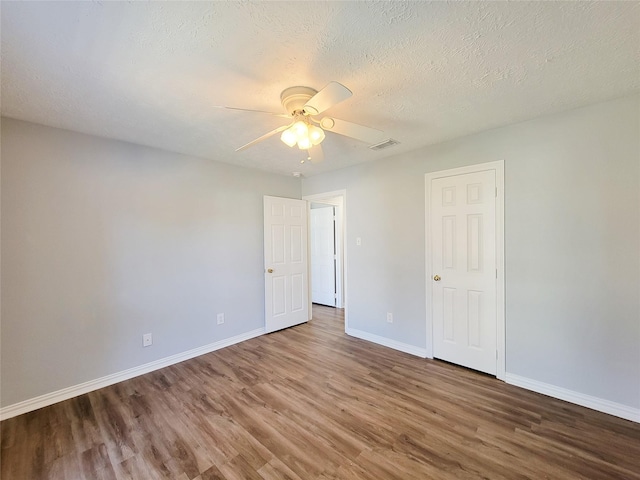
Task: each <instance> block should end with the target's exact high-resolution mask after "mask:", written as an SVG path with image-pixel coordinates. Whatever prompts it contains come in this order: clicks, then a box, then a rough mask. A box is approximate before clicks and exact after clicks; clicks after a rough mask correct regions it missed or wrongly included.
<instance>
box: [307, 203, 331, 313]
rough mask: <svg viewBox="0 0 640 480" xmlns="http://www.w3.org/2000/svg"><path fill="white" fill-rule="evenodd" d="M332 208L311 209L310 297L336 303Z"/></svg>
mask: <svg viewBox="0 0 640 480" xmlns="http://www.w3.org/2000/svg"><path fill="white" fill-rule="evenodd" d="M334 228H335V227H334V208H333V207H326V208H314V209H312V210H311V299H312V301H313V303H320V304H322V305H329V306H331V307H335V305H336V269H335V229H334Z"/></svg>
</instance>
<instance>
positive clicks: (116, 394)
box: [0, 305, 640, 480]
mask: <svg viewBox="0 0 640 480" xmlns="http://www.w3.org/2000/svg"><path fill="white" fill-rule="evenodd" d="M313 312H314V319H313V321H311V322H310V323H308V324H304V325H300V326H297V327H294V328H290V329H288V330H284V331H280V332H276V333H272V334H270V335H265V336H262V337H259V338H255V339H253V340H249V341H247V342H244V343H242V344H238V345H234V346H232V347H228V348H225V349H223V350H219V351H217V352H213V353H210V354H207V355H203V356H201V357H198V358H195V359H192V360H188V361H186V362H182V363H180V364H177V365H174V366H171V367H167V368H164V369H162V370H158V371H156V372H152V373H149V374H147V375H143V376H140V377H137V378H134V379H131V380H128V381H125V382H122V383H119V384H117V385H113V386H111V387H107V388H103V389H101V390H98V391H95V392H92V393H89V394H86V395H82V396H79V397H76V398H74V399H71V400H67V401H64V402H60V403H58V404H56V405H52V406H50V407H47V408H43V409H40V410H37V411H34V412H31V413H28V414H25V415H21V416H19V417H15V418H11V419H8V420H6V421H4V422H2V424H1V428H2V432H1V433H2V436H1V441H2V449H1V450H2V456H1V462H2V464H1V470H0V471H1V474H2V479H3V480H4V479H6V480H9V479H12V480H22V479H25V480H26V479H28V480H35V479H74V480H75V479H92V480H93V479H145V480H146V479H155V478H170V479H177V480H187V479H197V480H214V479H226V480H236V479H237V480H240V479H242V480H247V479H256V480H264V479H289V480H308V479H318V480H329V479H341V480H351V479H363V480H364V479H367V480H369V479H371V480H373V479H375V480H381V479H401V480H412V479H444V480H447V479H476V478H485V479H491V480H495V479H525V478H531V479H544V478H549V479H559V480H561V479H629V480H630V479H640V424H636V423H633V422H629V421H626V420H622V419H618V418H615V417H612V416H609V415H605V414H602V413H598V412H594V411H592V410H588V409H585V408H582V407H578V406H575V405H571V404H568V403H565V402H562V401H559V400H555V399H552V398H549V397H545V396H543V395H538V394H536V393H532V392H528V391H526V390H522V389H519V388H516V387H513V386H510V385H506V384H504V383H502V382H500V381H497V380H496V379H494V378H491V377H489V376H485V375H482V374H478V373H475V372H472V371H469V370H466V369H463V368H459V367H456V366H453V365H449V364H446V363H444V362H439V361H430V360H423V359H419V358H417V357H413V356H410V355H407V354H403V353H400V352H397V351H394V350H390V349H387V348H384V347H380V346H377V345H374V344H371V343H368V342H365V341H362V340H358V339H355V338H351V337H348V336H346V335H345V334H344V323H343V322H344V320H343V317H342V315H341V311H340V310H335V309H332V308H327V307H320V306H315V305H314V308H313Z"/></svg>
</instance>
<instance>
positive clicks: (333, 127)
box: [320, 117, 385, 145]
mask: <svg viewBox="0 0 640 480" xmlns="http://www.w3.org/2000/svg"><path fill="white" fill-rule="evenodd" d="M320 126H321V127H322V128H323V129H324V130H326V131H328V132H333V133H338V134H340V135H344V136H345V137H351V138H355V139H356V140H360V141H361V142H365V143H368V144H369V145H373V144H375V143H379V142H381V141H383V140H385V136H384V132H382V131H380V130H376V129H375V128H371V127H365V126H363V125H358V124H357V123H351V122H347V121H345V120H340V119H339V118H331V117H324V118H323V119H322V120H320Z"/></svg>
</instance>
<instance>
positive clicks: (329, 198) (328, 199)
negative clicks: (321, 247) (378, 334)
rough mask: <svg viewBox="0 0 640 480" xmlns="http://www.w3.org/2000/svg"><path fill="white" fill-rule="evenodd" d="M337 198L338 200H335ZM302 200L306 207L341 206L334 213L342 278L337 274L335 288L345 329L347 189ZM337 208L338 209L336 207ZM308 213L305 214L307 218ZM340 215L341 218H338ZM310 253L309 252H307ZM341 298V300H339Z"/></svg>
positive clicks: (309, 238) (346, 322) (347, 323)
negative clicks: (313, 205) (339, 211)
mask: <svg viewBox="0 0 640 480" xmlns="http://www.w3.org/2000/svg"><path fill="white" fill-rule="evenodd" d="M336 198H338V201H336ZM302 199H303V200H307V205H308V206H307V208H309V209H310V208H311V202H318V203H328V204H331V205H335V206H336V207H341V210H342V212H341V215H339V214H336V217H338V218H337V222H336V238H337V240H338V242H337V245H336V249H337V252H336V256H337V258H338V262H339V263H340V266H339V270H340V269H342V280H341V285H340V286H338V283H340V278H339V277H340V275H338V279H337V280H338V281H337V282H336V288H337V289H338V292H339V293H338V300H339V302H337V307H338V308H340V306H341V307H342V308H344V327H345V331H346V329H347V328H348V326H349V308H348V301H347V298H348V295H347V242H346V241H345V239H346V238H347V191H346V190H334V191H331V192H324V193H317V194H314V195H305V196H303V197H302ZM336 210H338V209H336ZM309 217H310V215H307V218H309ZM340 217H342V218H340ZM307 241H309V242H310V241H311V234H310V233H309V234H308V235H307ZM307 252H311V246H310V245H309V247H308V248H307ZM309 255H311V253H309ZM310 269H311V259H309V270H310ZM309 278H311V271H309ZM340 300H341V302H340ZM309 312H311V282H310V281H309Z"/></svg>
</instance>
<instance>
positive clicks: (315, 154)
mask: <svg viewBox="0 0 640 480" xmlns="http://www.w3.org/2000/svg"><path fill="white" fill-rule="evenodd" d="M307 153H308V154H309V160H310V161H311V163H320V162H322V161H323V160H324V151H323V150H322V145H321V144H318V145H316V146H315V147H311V148H310V149H309V150H307Z"/></svg>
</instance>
